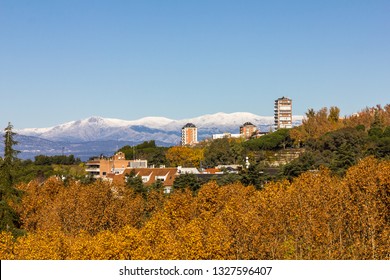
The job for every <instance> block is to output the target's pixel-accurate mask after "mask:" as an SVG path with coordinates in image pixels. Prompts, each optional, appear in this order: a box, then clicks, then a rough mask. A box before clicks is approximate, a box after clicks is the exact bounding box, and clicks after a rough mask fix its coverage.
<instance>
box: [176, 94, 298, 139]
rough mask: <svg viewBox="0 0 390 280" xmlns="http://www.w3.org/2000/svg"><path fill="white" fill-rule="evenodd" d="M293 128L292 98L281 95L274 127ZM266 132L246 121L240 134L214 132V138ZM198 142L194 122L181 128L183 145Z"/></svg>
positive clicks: (240, 136)
mask: <svg viewBox="0 0 390 280" xmlns="http://www.w3.org/2000/svg"><path fill="white" fill-rule="evenodd" d="M280 128H292V100H291V99H290V98H287V97H284V96H283V97H281V98H278V99H276V100H275V105H274V129H275V130H278V129H280ZM264 134H266V133H264V132H260V131H259V130H258V129H257V127H256V126H255V125H254V124H252V123H251V122H246V123H244V124H243V125H242V126H240V133H239V134H232V133H223V134H214V135H213V139H220V138H245V139H249V138H252V137H260V136H262V135H264ZM196 143H198V129H197V127H196V126H195V125H194V124H192V123H187V124H186V125H185V126H183V128H182V129H181V144H182V145H183V146H192V145H194V144H196Z"/></svg>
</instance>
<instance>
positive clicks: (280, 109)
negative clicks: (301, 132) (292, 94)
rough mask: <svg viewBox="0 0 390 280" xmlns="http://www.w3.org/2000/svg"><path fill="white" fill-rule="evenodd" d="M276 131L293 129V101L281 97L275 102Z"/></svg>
mask: <svg viewBox="0 0 390 280" xmlns="http://www.w3.org/2000/svg"><path fill="white" fill-rule="evenodd" d="M274 111H275V130H277V129H279V128H292V100H291V99H289V98H287V97H284V96H283V97H281V98H278V99H276V100H275V108H274Z"/></svg>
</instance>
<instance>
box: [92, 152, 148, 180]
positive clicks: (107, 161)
mask: <svg viewBox="0 0 390 280" xmlns="http://www.w3.org/2000/svg"><path fill="white" fill-rule="evenodd" d="M147 167H148V161H147V160H141V159H136V160H126V158H125V154H124V153H123V152H118V153H116V154H115V155H114V156H112V157H110V158H106V157H99V158H94V159H92V160H89V161H87V163H86V169H85V171H86V172H87V173H88V174H89V175H91V176H92V177H93V178H95V179H99V178H101V179H105V178H107V175H108V174H121V173H123V172H124V171H125V169H126V168H147Z"/></svg>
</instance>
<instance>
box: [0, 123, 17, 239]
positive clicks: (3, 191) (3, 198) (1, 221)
mask: <svg viewBox="0 0 390 280" xmlns="http://www.w3.org/2000/svg"><path fill="white" fill-rule="evenodd" d="M12 129H13V126H12V125H11V123H8V126H7V127H6V128H5V129H4V130H5V134H4V158H3V160H2V162H1V166H0V167H1V168H0V170H1V172H0V231H3V230H7V231H11V232H12V233H13V234H19V233H20V231H19V229H18V228H19V227H20V223H19V217H18V215H17V214H16V212H15V211H14V209H12V207H11V206H10V205H9V203H10V202H17V200H18V199H19V197H20V192H19V191H18V190H17V189H16V188H15V187H14V175H13V174H14V170H15V164H16V162H17V154H18V153H19V151H17V150H15V149H14V148H13V146H14V145H16V144H17V143H18V142H17V141H15V140H14V136H15V135H16V133H15V132H13V131H12Z"/></svg>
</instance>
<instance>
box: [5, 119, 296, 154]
mask: <svg viewBox="0 0 390 280" xmlns="http://www.w3.org/2000/svg"><path fill="white" fill-rule="evenodd" d="M273 120H274V118H273V116H272V117H271V116H258V115H255V114H251V113H230V114H226V113H216V114H211V115H203V116H200V117H196V118H191V119H183V120H171V119H167V118H162V117H146V118H142V119H139V120H134V121H127V120H118V119H110V118H102V117H90V118H88V119H84V120H77V121H73V122H69V123H65V124H60V125H57V126H54V127H50V128H26V129H19V130H15V132H16V133H17V135H16V140H17V141H18V142H19V144H18V145H16V147H15V148H16V149H17V150H19V151H21V153H20V154H19V158H22V159H33V158H34V157H35V156H36V155H40V154H43V155H61V154H64V155H70V154H73V155H74V156H75V157H79V158H80V159H81V160H83V161H85V160H88V159H89V158H90V157H93V156H99V155H105V156H111V155H112V154H113V153H114V152H115V151H117V150H118V149H119V148H121V147H123V146H125V145H130V146H133V145H136V144H139V143H142V142H144V141H149V140H155V141H156V144H157V145H158V146H166V147H169V146H174V145H178V144H180V137H181V128H182V127H183V126H184V125H185V124H186V123H188V122H191V123H194V124H195V125H196V126H197V127H198V140H203V139H206V138H211V137H212V134H216V133H225V132H228V133H239V127H240V125H242V124H244V123H245V122H248V121H249V122H252V123H253V124H254V125H256V126H257V127H258V128H259V129H260V131H270V129H271V127H272V125H273ZM301 121H302V116H293V125H299V124H301ZM3 149H4V143H3V142H2V141H1V142H0V150H1V154H3Z"/></svg>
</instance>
